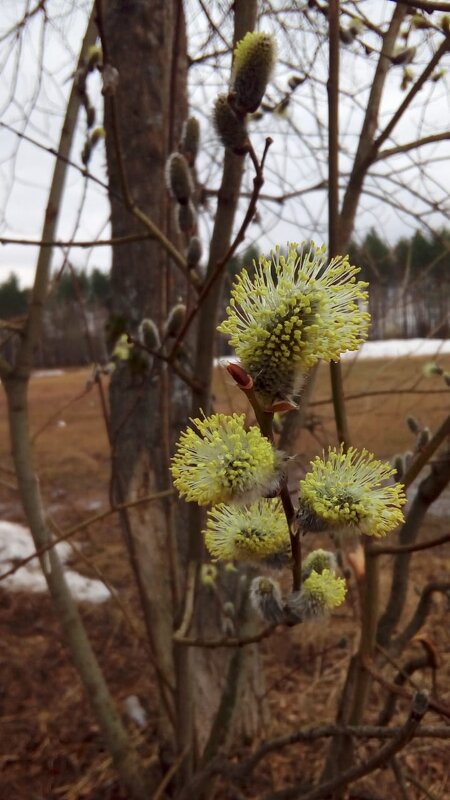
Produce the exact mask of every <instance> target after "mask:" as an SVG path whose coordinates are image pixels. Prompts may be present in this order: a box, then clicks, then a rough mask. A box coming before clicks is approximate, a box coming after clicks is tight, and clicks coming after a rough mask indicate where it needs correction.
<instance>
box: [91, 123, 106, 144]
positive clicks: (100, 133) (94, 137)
mask: <svg viewBox="0 0 450 800" xmlns="http://www.w3.org/2000/svg"><path fill="white" fill-rule="evenodd" d="M104 138H105V129H104V128H102V127H101V126H98V127H97V128H94V130H93V131H92V133H91V144H92V147H95V145H96V144H97V142H99V141H100V139H104Z"/></svg>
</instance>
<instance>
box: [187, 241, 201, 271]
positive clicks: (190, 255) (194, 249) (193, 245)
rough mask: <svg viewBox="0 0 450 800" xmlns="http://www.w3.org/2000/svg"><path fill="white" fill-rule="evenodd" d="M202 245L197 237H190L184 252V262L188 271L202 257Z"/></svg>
mask: <svg viewBox="0 0 450 800" xmlns="http://www.w3.org/2000/svg"><path fill="white" fill-rule="evenodd" d="M202 251H203V248H202V243H201V240H200V239H199V237H198V236H191V238H190V239H189V244H188V247H187V251H186V261H187V265H188V269H193V268H194V267H196V266H197V264H198V263H199V261H200V259H201V257H202Z"/></svg>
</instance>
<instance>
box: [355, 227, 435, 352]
mask: <svg viewBox="0 0 450 800" xmlns="http://www.w3.org/2000/svg"><path fill="white" fill-rule="evenodd" d="M350 259H351V261H352V263H353V264H357V265H358V266H360V267H361V274H362V277H363V278H364V279H365V280H367V281H368V282H369V284H370V290H369V310H370V313H371V315H372V325H371V331H370V336H371V338H372V339H391V338H400V339H410V338H413V337H415V336H418V337H425V336H429V337H435V338H443V339H445V338H447V337H448V336H449V335H450V323H449V311H450V301H449V298H450V230H441V231H438V232H436V233H433V234H430V235H429V236H425V235H424V234H423V233H422V232H421V231H416V232H415V233H414V235H413V236H412V237H411V238H410V239H406V238H402V239H399V241H398V242H397V243H396V245H395V246H394V247H388V246H387V245H386V244H385V242H383V240H382V239H381V238H380V236H379V234H378V232H377V231H376V230H374V229H372V230H371V231H369V233H368V234H367V235H366V237H365V239H364V241H363V242H362V243H361V244H355V243H352V244H351V248H350Z"/></svg>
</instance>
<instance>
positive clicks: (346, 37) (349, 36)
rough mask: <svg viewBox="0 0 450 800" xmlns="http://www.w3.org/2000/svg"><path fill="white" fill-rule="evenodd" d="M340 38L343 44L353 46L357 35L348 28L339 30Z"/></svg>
mask: <svg viewBox="0 0 450 800" xmlns="http://www.w3.org/2000/svg"><path fill="white" fill-rule="evenodd" d="M339 38H340V40H341V42H342V43H343V44H351V43H352V42H353V41H354V40H355V35H354V33H353V31H351V30H350V29H348V28H339Z"/></svg>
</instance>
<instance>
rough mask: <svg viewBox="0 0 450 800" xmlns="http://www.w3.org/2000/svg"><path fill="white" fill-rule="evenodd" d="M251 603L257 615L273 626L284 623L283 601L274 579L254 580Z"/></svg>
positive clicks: (251, 586) (262, 578) (251, 587)
mask: <svg viewBox="0 0 450 800" xmlns="http://www.w3.org/2000/svg"><path fill="white" fill-rule="evenodd" d="M250 602H251V604H252V606H253V608H254V609H255V611H256V612H257V614H258V615H259V616H260V617H261V619H263V620H264V621H265V622H269V623H270V624H271V625H279V624H280V623H281V622H283V621H284V608H283V600H282V597H281V589H280V587H279V584H278V583H277V582H276V581H274V580H272V578H264V577H262V576H261V577H259V578H254V579H253V580H252V582H251V585H250Z"/></svg>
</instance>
